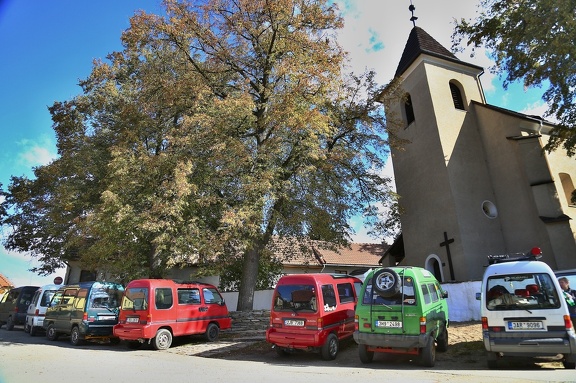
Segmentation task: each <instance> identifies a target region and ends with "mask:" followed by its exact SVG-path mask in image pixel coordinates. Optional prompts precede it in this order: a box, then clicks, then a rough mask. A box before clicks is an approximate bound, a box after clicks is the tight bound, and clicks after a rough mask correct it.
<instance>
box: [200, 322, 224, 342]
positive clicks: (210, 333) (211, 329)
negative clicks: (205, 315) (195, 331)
mask: <svg viewBox="0 0 576 383" xmlns="http://www.w3.org/2000/svg"><path fill="white" fill-rule="evenodd" d="M218 334H220V328H218V325H217V324H216V323H210V324H208V328H207V329H206V332H205V333H204V338H206V340H207V341H208V342H216V340H217V339H218Z"/></svg>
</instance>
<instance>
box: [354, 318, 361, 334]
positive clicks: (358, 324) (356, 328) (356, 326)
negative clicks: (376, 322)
mask: <svg viewBox="0 0 576 383" xmlns="http://www.w3.org/2000/svg"><path fill="white" fill-rule="evenodd" d="M358 330H360V322H359V319H358V315H354V331H358Z"/></svg>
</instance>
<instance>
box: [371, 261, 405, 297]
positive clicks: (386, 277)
mask: <svg viewBox="0 0 576 383" xmlns="http://www.w3.org/2000/svg"><path fill="white" fill-rule="evenodd" d="M372 280H373V282H372V284H373V286H374V291H376V293H377V294H378V295H380V296H381V297H384V298H390V297H393V296H394V295H396V294H398V293H399V292H400V276H399V275H398V273H397V272H396V271H394V270H392V269H390V268H384V269H380V270H377V271H376V272H375V273H374V277H373V279H372Z"/></svg>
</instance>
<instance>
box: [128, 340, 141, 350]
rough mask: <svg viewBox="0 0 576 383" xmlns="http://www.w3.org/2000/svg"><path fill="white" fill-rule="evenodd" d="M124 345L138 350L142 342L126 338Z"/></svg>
mask: <svg viewBox="0 0 576 383" xmlns="http://www.w3.org/2000/svg"><path fill="white" fill-rule="evenodd" d="M126 347H128V348H129V349H130V350H138V349H139V348H141V347H142V343H140V342H138V341H134V340H128V341H126Z"/></svg>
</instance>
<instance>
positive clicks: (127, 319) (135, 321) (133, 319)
mask: <svg viewBox="0 0 576 383" xmlns="http://www.w3.org/2000/svg"><path fill="white" fill-rule="evenodd" d="M139 321H140V318H138V317H128V318H126V323H138V322H139Z"/></svg>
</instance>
